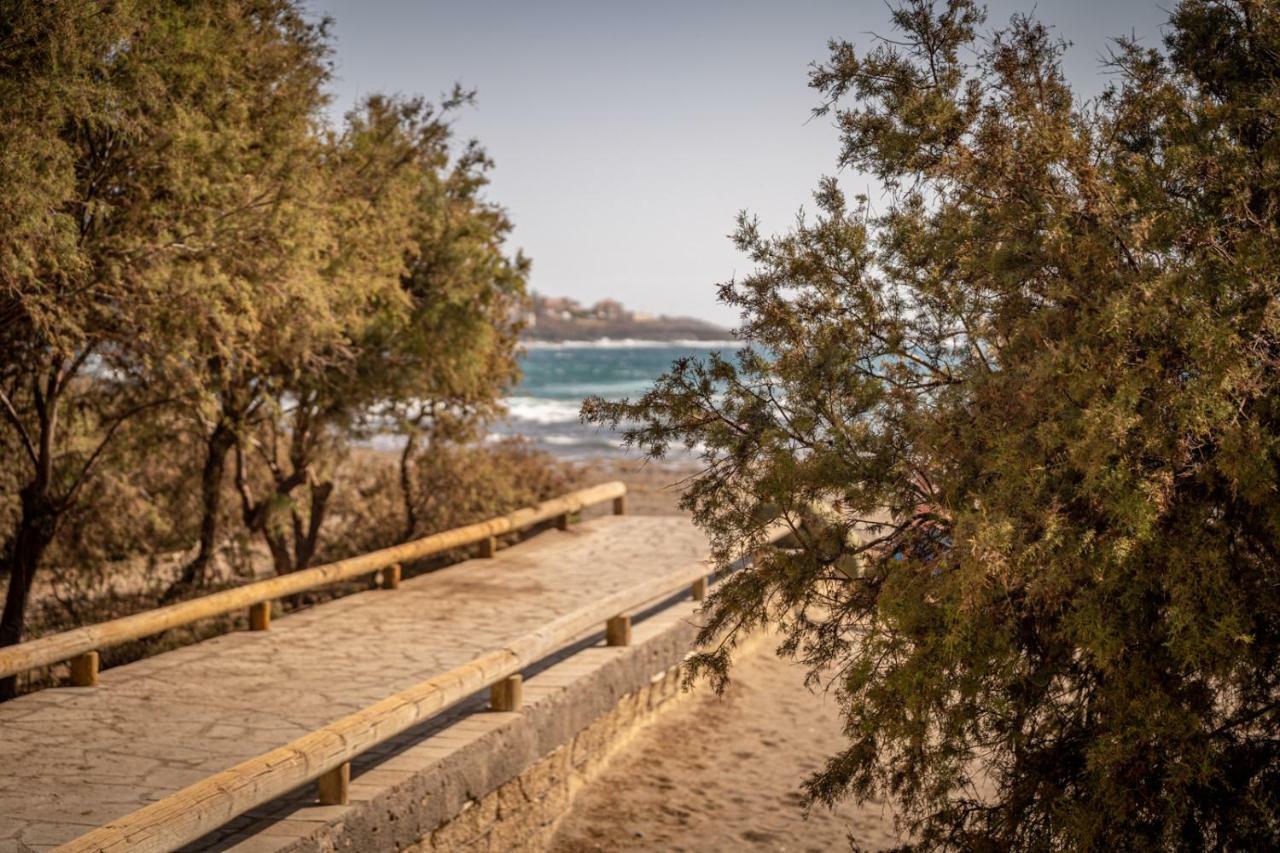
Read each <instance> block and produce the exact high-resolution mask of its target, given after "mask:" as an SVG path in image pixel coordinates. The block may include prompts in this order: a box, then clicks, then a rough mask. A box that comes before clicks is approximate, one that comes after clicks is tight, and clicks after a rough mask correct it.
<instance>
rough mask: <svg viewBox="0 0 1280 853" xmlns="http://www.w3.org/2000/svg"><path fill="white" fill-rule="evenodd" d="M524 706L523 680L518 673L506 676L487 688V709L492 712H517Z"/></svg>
mask: <svg viewBox="0 0 1280 853" xmlns="http://www.w3.org/2000/svg"><path fill="white" fill-rule="evenodd" d="M522 704H524V678H523V677H522V676H521V675H520V673H516V674H515V675H508V676H507V677H506V678H504V679H502V680H501V681H499V682H497V683H496V684H494V685H493V686H492V687H490V688H489V708H490V709H491V710H494V711H519V710H520V706H521V705H522Z"/></svg>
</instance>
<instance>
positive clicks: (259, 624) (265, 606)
mask: <svg viewBox="0 0 1280 853" xmlns="http://www.w3.org/2000/svg"><path fill="white" fill-rule="evenodd" d="M270 627H271V602H270V601H259V602H258V603H257V604H251V605H249V630H250V631H266V630H268V629H269V628H270Z"/></svg>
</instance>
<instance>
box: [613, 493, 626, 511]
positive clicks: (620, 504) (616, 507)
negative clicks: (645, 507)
mask: <svg viewBox="0 0 1280 853" xmlns="http://www.w3.org/2000/svg"><path fill="white" fill-rule="evenodd" d="M613 514H614V515H626V514H627V496H626V495H619V496H618V497H616V498H614V499H613Z"/></svg>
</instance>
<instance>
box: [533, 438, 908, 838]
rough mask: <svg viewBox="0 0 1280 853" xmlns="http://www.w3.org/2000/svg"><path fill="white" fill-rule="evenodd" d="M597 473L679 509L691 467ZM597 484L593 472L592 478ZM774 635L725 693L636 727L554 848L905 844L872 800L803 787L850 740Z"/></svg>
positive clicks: (625, 467)
mask: <svg viewBox="0 0 1280 853" xmlns="http://www.w3.org/2000/svg"><path fill="white" fill-rule="evenodd" d="M591 470H592V473H593V475H598V477H599V479H601V480H603V479H621V480H624V481H625V482H626V483H627V484H628V489H629V495H630V498H629V510H630V511H632V512H636V513H645V514H667V513H678V512H680V510H679V508H678V507H677V506H676V501H677V498H678V496H679V488H678V487H673V486H672V484H673V483H675V482H676V481H678V480H680V479H683V478H684V477H687V476H689V475H690V474H692V473H693V470H694V469H692V468H691V467H689V466H679V465H654V464H651V465H647V466H641V465H640V464H639V463H635V462H628V461H601V462H599V463H593V465H592V468H591ZM592 479H593V480H594V479H596V477H595V476H593V478H592ZM775 646H776V642H774V641H773V639H772V638H771V637H760V638H757V639H754V640H751V641H749V642H748V643H747V644H746V647H745V648H744V649H743V651H742V652H741V653H740V655H739V656H738V657H737V658H736V659H735V665H734V668H733V670H732V679H733V680H732V682H731V683H730V685H729V687H728V688H727V689H726V691H725V693H724V694H723V695H722V696H717V695H716V694H715V693H714V692H713V691H711V689H710V688H709V687H707V686H706V685H705V684H702V685H699V686H698V687H696V688H695V689H694V691H693V693H692V694H691V695H687V696H684V697H682V698H681V700H680V701H679V702H678V703H677V704H676V705H675V707H673V708H672V709H671V710H669V711H666V712H664V713H663V714H661V715H660V716H659V717H658V718H657V719H656V720H654V721H653V722H651V723H650V724H649V725H647V726H646V727H645V728H643V729H641V730H640V731H638V732H637V733H635V735H634V736H633V737H632V738H631V739H630V740H629V742H627V743H626V744H625V745H624V746H623V747H622V748H621V749H620V751H619V752H618V753H617V754H616V755H614V756H613V757H612V759H610V761H609V763H608V764H607V765H606V766H605V768H604V770H603V771H602V773H601V774H600V775H599V776H597V777H596V778H595V779H593V780H592V781H591V782H589V783H588V784H587V785H586V786H585V787H584V788H582V789H581V790H580V791H579V792H578V795H577V797H576V798H575V799H574V804H573V806H572V808H571V810H570V812H569V814H568V815H567V816H566V817H565V819H564V820H563V822H562V823H561V825H560V827H559V829H558V832H557V835H556V838H555V841H554V842H553V845H552V848H551V849H552V850H554V851H557V853H585V851H605V850H608V851H612V850H663V851H668V850H670V851H680V850H687V851H738V850H776V851H782V850H789V851H827V850H847V849H849V848H850V840H851V839H852V840H853V841H856V842H857V844H858V845H859V846H860V847H861V848H862V849H865V850H883V849H886V848H889V847H893V846H896V845H897V844H899V843H900V842H899V841H898V840H897V838H896V836H895V835H894V833H893V818H892V816H891V814H890V813H889V812H888V810H887V809H885V808H882V807H881V806H880V805H878V804H867V805H864V806H855V805H853V804H852V803H848V804H844V805H842V806H840V807H838V808H837V809H835V810H834V811H832V810H828V809H826V808H824V807H821V806H818V807H815V808H814V809H813V811H812V812H811V813H810V814H809V815H808V816H807V818H806V815H805V812H804V809H803V807H802V803H801V801H802V792H801V789H800V785H801V783H802V782H803V781H804V779H805V778H806V777H807V776H808V775H809V774H810V773H812V772H814V771H815V770H818V769H819V768H821V767H822V765H823V763H824V761H825V760H826V759H827V758H828V757H830V756H832V755H834V754H836V753H837V752H838V751H839V750H840V749H841V748H842V747H843V746H845V745H846V743H847V741H846V740H845V738H844V736H843V735H842V734H841V730H840V718H839V709H838V707H837V706H836V703H835V701H834V699H833V698H832V697H829V696H826V695H822V694H815V693H812V692H810V691H809V690H808V689H807V688H806V687H805V686H804V672H803V670H802V669H801V668H800V667H799V666H797V665H796V664H795V663H792V662H790V661H787V660H782V659H780V658H778V657H777V655H776V654H774V648H775Z"/></svg>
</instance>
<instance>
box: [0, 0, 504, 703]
mask: <svg viewBox="0 0 1280 853" xmlns="http://www.w3.org/2000/svg"><path fill="white" fill-rule="evenodd" d="M328 29H329V24H328V22H327V21H320V22H312V21H311V20H309V17H308V16H307V15H306V14H305V13H304V11H303V9H302V7H301V6H300V4H299V3H297V2H295V0H183V2H167V0H126V1H125V2H113V3H108V4H103V3H99V2H88V0H85V2H78V0H69V2H58V3H46V2H38V1H37V0H0V193H2V194H3V195H4V196H5V198H6V203H5V205H4V206H3V209H2V210H0V425H2V428H0V541H2V542H3V550H2V552H0V577H7V578H8V584H7V586H6V601H5V607H4V612H3V616H2V617H0V645H7V644H10V643H14V642H17V641H19V640H20V639H21V637H22V633H23V627H24V621H25V617H24V614H25V611H26V607H27V602H28V599H29V596H30V592H31V589H32V585H33V581H34V579H35V577H36V573H37V571H38V570H39V569H41V567H42V566H45V565H46V564H47V563H48V562H49V561H51V560H53V561H57V562H58V563H59V565H60V566H62V567H64V568H65V567H68V566H70V567H72V568H75V567H76V564H77V563H85V564H93V565H95V566H97V565H109V564H112V563H114V562H119V561H120V560H121V559H122V558H126V557H129V556H137V555H139V554H143V553H146V552H147V551H149V550H151V549H155V548H164V549H174V550H183V549H186V548H188V547H190V545H191V544H192V543H193V542H194V544H195V545H196V548H195V553H194V557H193V558H192V559H190V560H189V561H188V562H187V565H186V566H185V568H184V570H183V571H182V573H181V577H180V578H179V581H178V583H176V584H175V585H174V586H173V588H172V589H171V590H170V593H171V594H173V595H178V594H184V593H185V592H187V591H189V588H193V587H198V586H200V585H202V584H203V583H205V582H206V581H207V580H208V579H209V578H208V569H209V567H210V566H211V565H212V564H213V562H214V560H215V557H216V556H218V555H219V553H220V549H223V550H225V549H226V547H227V546H228V544H231V545H235V546H237V547H238V546H240V545H243V536H239V535H237V534H242V533H243V532H245V531H248V532H249V533H251V534H252V535H254V536H259V537H261V539H262V541H263V543H264V544H266V545H267V547H268V548H269V550H270V552H271V556H272V558H273V560H274V563H275V566H276V568H277V570H278V571H291V570H293V569H295V568H299V567H302V566H305V565H307V564H308V563H310V562H311V561H312V559H313V557H314V555H315V554H316V552H317V549H318V548H319V547H320V544H321V540H320V536H321V531H322V529H323V528H324V526H325V517H326V509H327V504H328V501H329V500H330V498H331V496H332V495H333V493H334V490H335V488H336V487H337V483H336V481H335V479H334V472H335V471H337V470H338V469H339V468H340V467H341V465H342V463H343V461H344V460H345V459H346V457H347V455H348V453H349V450H350V449H349V445H350V443H351V440H352V439H353V438H355V437H360V436H362V435H364V434H366V433H367V432H368V431H371V430H374V429H377V430H381V431H385V430H388V429H402V430H404V431H405V432H407V433H410V434H412V435H414V436H417V435H419V434H422V433H424V432H427V433H428V434H430V435H432V436H434V435H437V434H438V435H439V436H441V437H445V438H447V437H450V436H457V435H462V434H465V433H468V431H469V430H473V429H474V427H475V424H476V422H477V420H478V419H481V418H485V417H489V416H492V415H493V414H494V413H495V412H496V411H497V409H498V406H499V404H498V400H499V395H500V393H501V391H502V389H503V387H504V386H505V385H506V384H508V383H509V382H511V381H512V380H513V378H514V376H515V361H514V346H515V331H516V326H515V319H514V318H515V317H517V316H518V311H517V310H516V309H517V308H518V306H519V305H520V302H521V300H522V299H523V294H524V282H525V277H526V275H527V270H528V263H527V261H526V260H525V259H524V258H523V257H521V256H519V255H516V256H515V257H509V256H508V255H507V254H506V246H505V241H506V238H507V236H508V235H509V233H510V230H511V224H510V222H509V221H508V220H507V218H506V215H505V213H504V212H503V211H502V210H501V209H500V208H498V207H496V206H495V205H493V204H492V203H491V202H489V201H487V200H486V199H485V198H484V190H485V187H486V185H487V176H486V172H487V169H488V168H489V166H490V163H489V161H488V159H487V158H486V156H485V155H484V153H483V151H482V150H481V149H480V148H479V147H478V146H477V145H476V144H475V143H467V144H464V145H458V144H457V143H456V142H455V141H454V140H453V136H452V129H451V126H450V114H451V113H452V112H453V111H454V110H456V109H457V108H459V107H461V106H463V105H466V104H468V103H470V102H471V95H470V93H466V92H462V91H458V92H455V93H454V94H453V95H451V96H450V97H448V98H447V99H446V100H445V102H444V103H443V104H441V105H439V106H435V105H430V104H428V103H426V102H425V101H422V100H420V99H393V98H384V97H372V98H369V99H368V100H367V101H366V102H365V103H364V104H362V105H361V106H360V108H359V109H357V110H355V111H353V112H352V113H351V114H350V115H349V116H348V117H347V120H346V122H345V124H344V125H343V126H342V127H341V128H339V129H335V128H331V127H329V126H328V125H327V124H326V122H325V118H324V108H325V106H326V105H327V98H328V96H327V94H326V92H325V87H326V85H327V83H328V81H329V75H330V67H329V33H328ZM410 455H411V454H410ZM227 468H231V469H232V471H231V472H228V471H227ZM228 473H231V474H232V475H233V476H232V478H231V479H232V481H233V484H234V492H231V493H230V494H231V496H232V497H233V498H238V504H239V506H238V507H237V509H238V513H236V514H235V515H233V514H232V513H231V512H230V511H229V509H228V507H227V505H226V501H225V500H224V498H225V497H226V496H227V494H228V484H227V480H228ZM104 506H111V507H112V508H113V509H112V512H111V513H107V514H104V513H103V512H102V508H103V507H104ZM236 515H238V519H237V518H236ZM237 521H238V522H239V524H238V526H236V525H234V524H233V523H234V522H237ZM423 521H424V523H425V522H426V520H425V519H424V520H423ZM397 522H398V523H399V519H397ZM399 526H401V527H402V529H403V527H404V525H403V524H400V525H399ZM408 526H409V528H411V529H412V528H413V526H414V525H413V524H410V525H408ZM80 568H89V567H88V566H81V567H80ZM13 688H14V683H13V680H12V679H5V680H0V698H4V697H5V696H6V695H7V694H11V693H12V691H13Z"/></svg>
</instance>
